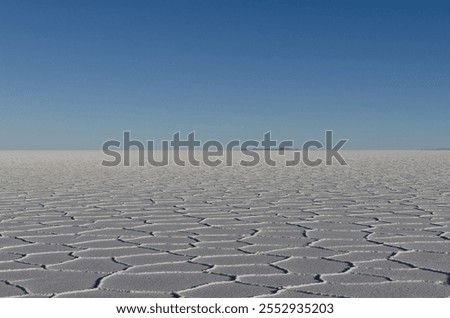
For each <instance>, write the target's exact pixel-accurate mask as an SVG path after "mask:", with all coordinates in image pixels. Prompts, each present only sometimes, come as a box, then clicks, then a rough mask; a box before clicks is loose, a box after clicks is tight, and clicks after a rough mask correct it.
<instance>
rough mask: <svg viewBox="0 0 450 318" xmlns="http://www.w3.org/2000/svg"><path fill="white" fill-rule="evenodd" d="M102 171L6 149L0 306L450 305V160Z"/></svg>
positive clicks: (90, 160) (425, 155)
mask: <svg viewBox="0 0 450 318" xmlns="http://www.w3.org/2000/svg"><path fill="white" fill-rule="evenodd" d="M343 155H344V157H345V159H346V160H347V161H348V163H349V165H348V166H339V165H333V166H319V167H307V166H304V165H300V166H297V167H283V166H282V165H279V166H277V167H269V166H267V165H264V164H263V165H259V166H257V167H242V166H239V165H235V166H233V167H224V166H219V167H206V166H201V167H192V166H186V167H178V166H174V165H170V166H167V167H158V168H155V167H150V166H146V167H137V166H132V167H122V166H118V167H103V166H101V165H100V163H101V161H102V159H105V157H104V155H103V154H101V153H99V152H96V151H40V152H39V151H1V152H0V296H2V297H30V296H33V297H449V296H450V285H449V279H450V275H449V273H450V152H448V151H346V152H343Z"/></svg>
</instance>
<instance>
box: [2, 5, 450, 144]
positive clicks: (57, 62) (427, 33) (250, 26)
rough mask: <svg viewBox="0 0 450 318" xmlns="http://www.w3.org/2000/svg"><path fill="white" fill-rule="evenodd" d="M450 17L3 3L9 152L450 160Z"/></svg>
mask: <svg viewBox="0 0 450 318" xmlns="http://www.w3.org/2000/svg"><path fill="white" fill-rule="evenodd" d="M449 16H450V3H449V2H448V1H445V2H444V1H420V2H415V1H320V0H319V1H317V0H316V1H300V0H299V1H228V0H227V1H211V0H204V1H195V0H192V1H92V0H91V1H56V0H55V1H9V0H8V1H2V2H1V4H0V149H100V147H101V144H102V143H103V142H104V141H105V140H108V139H119V138H121V134H122V131H123V130H129V131H131V133H132V137H134V138H136V139H142V140H146V139H155V140H160V139H167V138H170V137H171V135H172V134H173V133H174V132H176V131H181V133H182V136H185V135H186V134H187V133H188V132H190V131H194V130H195V131H196V133H197V137H199V138H200V139H202V140H206V139H209V138H216V139H219V140H222V141H226V140H231V139H249V138H256V139H258V140H259V139H261V138H262V135H263V134H264V133H265V132H266V131H268V130H271V131H272V135H273V137H274V138H276V139H278V140H281V139H292V140H295V141H296V142H297V143H298V144H301V143H302V142H304V141H305V140H307V139H320V140H323V139H324V131H325V130H327V129H331V130H334V132H335V137H336V138H348V139H350V141H349V143H348V144H347V146H346V148H347V149H422V148H438V147H450V138H449V137H450V40H449V39H450V19H449ZM183 134H184V135H183ZM298 144H297V145H298Z"/></svg>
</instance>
